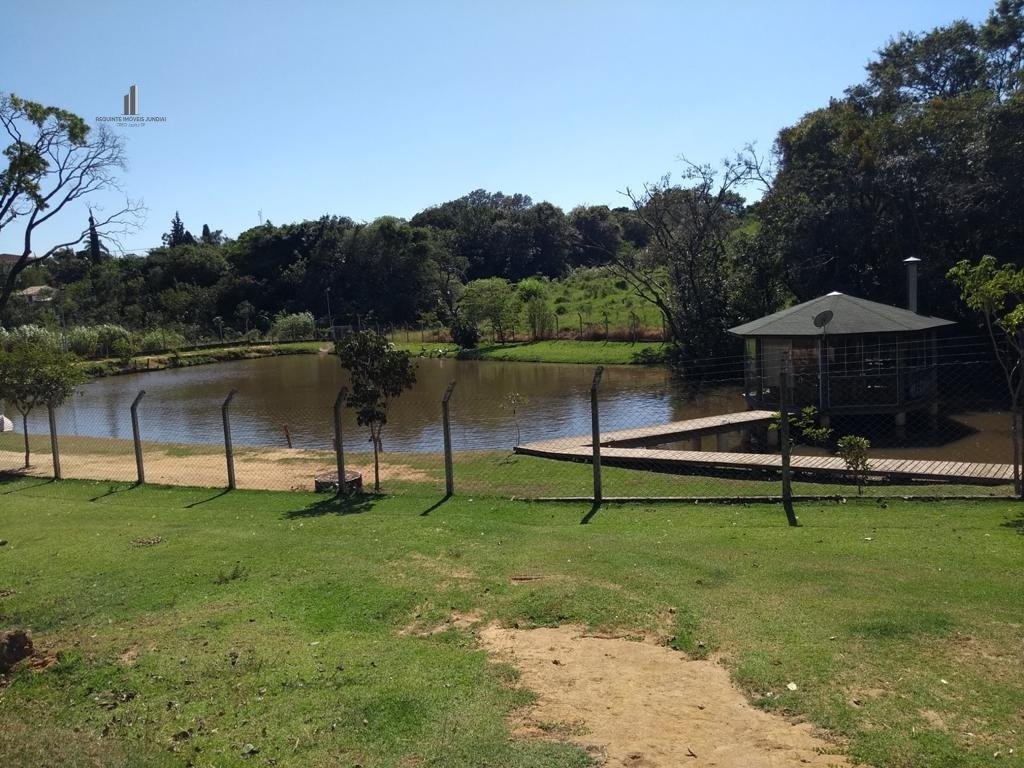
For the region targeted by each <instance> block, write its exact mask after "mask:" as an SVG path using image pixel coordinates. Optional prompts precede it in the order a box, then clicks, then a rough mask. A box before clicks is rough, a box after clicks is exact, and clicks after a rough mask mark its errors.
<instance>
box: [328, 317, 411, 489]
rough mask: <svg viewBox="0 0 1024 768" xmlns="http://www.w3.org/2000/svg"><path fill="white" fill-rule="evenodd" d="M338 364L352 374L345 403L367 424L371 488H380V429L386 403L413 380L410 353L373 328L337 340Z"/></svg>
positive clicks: (362, 424) (388, 403) (409, 385)
mask: <svg viewBox="0 0 1024 768" xmlns="http://www.w3.org/2000/svg"><path fill="white" fill-rule="evenodd" d="M338 356H339V357H340V358H341V364H342V365H343V366H344V367H345V368H347V369H348V371H349V373H350V374H351V376H352V390H351V392H350V393H349V396H348V400H347V401H346V404H347V405H348V406H349V407H350V408H355V410H356V421H357V422H358V423H359V424H360V426H364V427H369V428H370V442H372V443H373V488H374V491H375V492H377V493H379V492H380V452H381V450H382V449H383V444H382V441H381V432H382V431H383V430H384V426H385V425H386V424H387V423H388V407H389V406H390V405H391V402H392V401H393V400H395V399H396V398H398V397H399V396H400V395H401V394H402V393H403V392H404V391H405V390H407V389H409V388H410V387H411V386H412V385H413V384H415V383H416V371H415V368H414V366H413V363H412V361H411V360H410V359H409V355H408V353H406V352H401V351H399V350H397V349H395V348H394V347H393V346H392V345H391V344H389V343H388V340H387V339H385V338H384V337H383V336H381V335H380V334H378V333H374V332H373V331H360V332H358V333H353V334H350V335H349V336H346V337H345V338H344V339H343V340H342V341H340V342H339V343H338Z"/></svg>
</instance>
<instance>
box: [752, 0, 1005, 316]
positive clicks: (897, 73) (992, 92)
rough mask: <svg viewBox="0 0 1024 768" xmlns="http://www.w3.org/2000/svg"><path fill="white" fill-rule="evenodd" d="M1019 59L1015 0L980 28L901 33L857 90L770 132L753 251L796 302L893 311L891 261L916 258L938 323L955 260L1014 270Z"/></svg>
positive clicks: (897, 272)
mask: <svg viewBox="0 0 1024 768" xmlns="http://www.w3.org/2000/svg"><path fill="white" fill-rule="evenodd" d="M1022 47H1024V2H1022V0H1001V1H1000V2H998V3H996V6H995V8H994V9H993V11H992V12H991V13H990V14H989V17H988V19H987V20H986V21H985V22H983V23H982V24H980V25H971V24H969V23H968V22H966V21H957V22H954V23H952V24H950V25H947V26H943V27H938V28H936V29H933V30H931V31H929V32H926V33H920V34H917V33H905V34H902V35H899V36H898V37H896V38H895V39H893V40H892V41H890V43H889V44H888V45H886V46H885V47H883V48H882V49H881V50H880V51H879V52H878V54H877V57H876V58H875V59H874V60H873V61H872V62H871V63H869V64H868V67H867V77H866V79H865V81H864V82H863V83H860V84H858V85H855V86H853V87H851V88H849V89H848V90H847V91H846V94H845V97H844V98H841V99H835V100H833V101H832V102H831V103H829V104H828V105H827V106H826V107H823V108H821V109H818V110H815V111H813V112H811V113H809V114H808V115H806V116H805V117H804V118H803V119H801V120H800V122H799V123H797V124H796V125H794V126H791V127H789V128H785V129H783V130H782V131H781V132H780V133H779V136H778V140H777V142H776V149H777V153H778V169H779V170H778V174H777V175H776V177H775V179H774V182H773V185H772V188H771V191H770V192H769V193H768V194H767V195H766V197H765V199H764V201H763V203H762V205H761V206H760V210H759V216H760V219H761V221H762V222H763V226H762V229H761V232H760V235H759V239H760V240H761V248H762V255H763V256H764V257H765V258H766V263H769V264H777V265H780V266H781V270H780V272H781V276H782V279H783V280H784V282H785V285H786V287H787V288H788V289H789V290H790V291H791V292H792V293H793V294H794V296H795V297H796V299H797V300H800V301H802V300H806V299H810V298H813V297H815V296H818V295H821V294H823V293H826V292H828V291H832V290H838V291H843V292H849V293H854V294H857V295H861V296H868V297H870V298H872V299H874V300H876V301H883V302H888V303H902V301H903V286H904V284H905V283H904V280H903V265H902V264H901V262H902V260H903V259H905V258H907V257H908V256H920V257H922V258H923V263H922V265H921V268H922V279H923V280H924V281H926V283H927V284H928V285H929V286H930V290H929V291H928V292H927V293H926V294H923V295H922V297H921V299H922V306H921V309H922V311H923V312H925V313H928V314H940V313H945V312H950V311H953V309H954V308H955V307H956V306H957V301H956V294H955V291H954V290H953V286H952V285H951V284H949V283H948V282H946V281H944V280H942V277H943V276H944V275H945V274H946V273H947V272H948V270H949V269H950V268H951V267H952V266H953V265H954V264H956V262H957V261H959V260H960V259H965V258H966V259H970V260H975V259H977V258H978V256H979V255H980V254H983V253H991V254H992V255H994V256H995V257H996V258H998V259H1001V260H1016V259H1018V258H1019V257H1018V252H1019V244H1020V242H1021V240H1022V239H1024V217H1022V216H1021V215H1020V211H1021V210H1024V188H1022V187H1021V185H1020V182H1019V180H1020V178H1021V175H1022V174H1024V144H1022V143H1021V142H1020V140H1019V137H1020V136H1021V134H1022V132H1024V78H1022V53H1021V51H1022ZM1017 263H1019V262H1017Z"/></svg>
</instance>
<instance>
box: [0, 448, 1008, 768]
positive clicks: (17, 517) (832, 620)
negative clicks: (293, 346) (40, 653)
mask: <svg viewBox="0 0 1024 768" xmlns="http://www.w3.org/2000/svg"><path fill="white" fill-rule="evenodd" d="M510 466H511V468H512V469H513V470H515V471H522V470H523V469H524V467H523V466H522V465H519V464H513V465H510ZM533 466H534V468H536V467H537V466H539V465H533ZM464 479H465V480H467V481H468V480H469V478H464ZM98 491H100V493H98ZM403 491H404V492H403V493H402V495H399V496H394V497H384V498H375V497H363V498H362V499H359V500H357V501H355V502H349V503H346V504H340V503H339V502H336V501H333V500H331V499H329V498H325V497H320V496H316V495H313V494H297V493H265V492H246V491H241V492H234V493H229V494H223V493H221V492H219V491H212V490H208V489H207V490H204V489H195V488H165V487H149V486H147V487H139V488H134V487H131V486H128V485H116V484H111V483H99V484H97V483H87V482H64V483H52V482H46V481H42V480H36V479H23V480H8V481H6V482H2V483H0V536H2V538H4V539H7V540H8V542H9V543H8V544H7V545H6V546H3V547H2V548H0V590H3V591H0V594H3V595H6V596H4V597H0V615H2V620H0V627H12V626H27V627H31V628H32V630H33V634H34V638H35V640H36V643H37V645H38V646H41V647H43V648H45V649H48V650H49V652H51V653H54V654H56V655H57V657H58V662H57V664H56V665H55V666H54V667H52V668H51V669H49V670H48V671H45V672H32V671H29V670H27V669H19V670H18V671H17V672H16V673H15V674H14V676H13V678H12V679H11V680H10V683H9V685H8V686H7V687H6V689H3V690H2V691H0V718H2V720H3V722H4V727H3V728H2V729H0V763H3V764H6V765H55V764H67V765H72V764H73V765H115V766H116V765H125V766H127V765H132V766H135V765H157V766H159V765H184V764H195V765H218V766H233V765H239V766H240V765H279V766H289V765H295V766H305V765H345V766H349V765H355V764H359V765H363V766H367V767H369V766H412V765H423V766H441V765H444V766H479V765H488V766H492V767H496V766H523V767H525V766H574V765H579V766H582V765H586V764H587V759H586V757H585V755H584V754H583V753H582V752H580V751H579V750H577V749H576V748H574V747H571V746H566V745H563V744H558V743H551V742H527V741H521V740H517V739H514V738H512V737H511V736H510V734H509V732H508V730H507V726H506V725H505V718H506V716H507V715H508V714H509V713H510V712H511V711H513V710H514V709H515V708H516V707H519V706H521V705H523V704H525V703H527V702H528V701H529V694H528V693H527V692H524V691H522V690H520V689H517V688H515V687H511V686H510V683H513V682H514V680H515V672H514V670H512V669H510V668H508V667H505V666H502V665H495V664H492V663H489V662H488V660H487V659H486V657H485V655H484V654H483V653H482V652H481V651H480V650H479V649H478V648H477V646H476V643H475V641H474V639H473V637H472V635H471V633H469V632H467V631H463V630H454V629H453V630H448V631H445V632H442V633H440V634H437V635H432V636H429V637H419V636H416V635H414V634H403V633H402V630H403V629H404V628H407V627H409V626H410V625H414V626H421V627H430V626H435V625H437V624H440V623H441V622H442V621H443V620H444V618H445V617H446V616H448V615H449V613H450V612H451V611H453V610H458V611H470V610H477V611H480V612H481V614H482V616H483V617H484V620H486V621H491V620H497V621H501V622H504V623H506V624H519V625H520V626H532V625H553V624H562V623H570V622H571V623H579V624H583V625H587V626H590V627H593V628H601V629H607V628H619V629H626V630H631V631H635V632H643V631H648V632H650V631H658V630H663V631H665V634H666V635H668V636H669V637H670V639H669V640H668V641H667V642H669V643H670V644H672V645H674V646H676V647H679V648H681V649H683V650H685V651H688V652H690V653H692V654H694V655H706V654H709V653H714V654H716V655H719V656H720V657H721V658H722V661H723V663H724V664H726V666H727V667H728V668H729V669H730V671H731V673H732V675H733V678H734V680H735V681H736V683H737V684H738V685H739V686H741V687H742V688H743V690H745V691H746V692H747V694H748V696H749V697H750V698H751V699H752V700H753V701H754V702H755V703H756V704H758V705H759V706H762V707H764V708H767V709H774V710H778V711H780V712H781V713H784V714H788V715H793V716H799V717H803V718H807V719H809V720H810V721H811V722H812V723H814V724H815V725H817V726H820V727H823V728H826V729H829V730H830V731H831V732H832V733H833V734H834V735H835V736H836V737H838V738H839V739H841V740H843V742H844V743H845V744H846V745H847V748H848V750H849V752H850V754H851V755H852V756H853V757H854V758H855V759H857V760H860V761H863V762H866V763H869V764H871V765H874V766H879V767H881V766H920V765H929V766H982V765H990V764H999V765H1021V764H1022V763H1021V758H1020V753H1021V749H1022V747H1024V745H1022V744H1021V741H1022V739H1021V735H1020V734H1021V728H1022V723H1021V719H1020V718H1021V709H1020V707H1021V699H1020V691H1021V690H1022V689H1024V649H1022V646H1021V642H1020V621H1021V619H1020V616H1021V609H1022V604H1024V601H1022V593H1021V587H1020V578H1019V576H1020V556H1021V547H1022V545H1024V538H1022V537H1021V534H1022V532H1024V515H1022V514H1021V507H1020V506H1018V505H1016V504H1013V503H1010V502H993V501H988V502H973V503H963V502H960V503H936V504H930V505H928V506H923V505H915V504H907V503H901V502H898V501H892V502H890V503H889V505H888V507H885V508H883V507H880V506H878V505H877V504H875V503H874V502H873V501H872V502H857V501H854V500H851V501H850V502H849V503H847V504H845V505H834V504H807V505H803V506H802V507H801V508H800V514H801V518H802V520H803V523H804V526H803V527H802V528H798V529H790V528H788V527H787V526H786V525H785V520H784V517H783V515H782V513H781V510H779V509H778V507H776V506H771V505H748V506H744V507H707V506H694V505H687V506H683V507H680V506H678V505H675V506H658V505H655V506H650V505H628V504H626V505H610V506H605V507H603V508H601V509H600V510H597V511H596V513H594V514H590V512H589V506H582V505H570V504H537V503H524V502H512V501H508V500H507V499H501V498H498V497H497V496H493V495H480V494H473V495H470V494H468V493H464V494H462V495H458V496H456V497H453V498H451V499H448V500H447V501H444V502H443V503H439V502H440V501H441V499H440V497H439V495H438V494H437V493H436V492H435V491H433V490H432V489H431V488H429V487H426V486H423V485H420V486H410V487H408V488H405V489H403ZM584 517H586V518H587V519H588V523H587V524H586V525H580V522H581V520H582V519H584ZM521 573H530V574H531V575H533V576H537V577H538V578H536V579H534V580H531V581H529V582H525V583H521V584H517V583H513V581H512V577H513V576H515V575H516V574H521ZM8 590H11V591H12V592H10V593H8ZM670 609H672V611H671V612H670ZM666 620H670V622H671V623H670V625H669V626H668V627H667V628H666V627H665V622H666ZM789 681H796V682H797V683H798V689H797V690H796V691H790V690H788V689H787V687H786V685H787V683H788V682H789ZM768 693H771V694H772V695H771V696H768V695H767V694H768ZM44 724H45V727H40V726H42V725H44ZM1011 748H1013V749H1015V753H1013V754H1010V753H1009V749H1011ZM254 750H258V751H254ZM995 752H1000V754H1001V757H1000V758H999V759H998V761H996V760H995V759H994V758H993V754H994V753H995Z"/></svg>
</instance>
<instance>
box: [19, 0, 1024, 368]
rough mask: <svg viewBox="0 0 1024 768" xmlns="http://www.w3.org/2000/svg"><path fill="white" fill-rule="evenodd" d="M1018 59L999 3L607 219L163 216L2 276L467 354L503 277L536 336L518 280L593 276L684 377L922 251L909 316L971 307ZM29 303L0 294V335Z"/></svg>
mask: <svg viewBox="0 0 1024 768" xmlns="http://www.w3.org/2000/svg"><path fill="white" fill-rule="evenodd" d="M1022 51H1024V0H998V2H997V3H996V4H995V6H994V7H993V9H992V10H991V12H990V13H989V15H988V17H987V18H986V19H985V20H984V21H983V22H981V23H978V24H971V23H969V22H967V21H963V20H960V21H955V22H952V23H951V24H948V25H945V26H942V27H938V28H936V29H933V30H931V31H928V32H923V33H902V34H899V35H898V36H896V37H895V38H893V39H892V40H890V41H889V42H888V43H887V44H886V45H885V46H884V47H883V48H882V49H880V50H879V51H878V52H877V53H876V55H875V57H874V58H873V59H872V60H871V61H870V62H869V64H868V65H867V68H866V73H865V78H864V80H863V82H860V83H857V84H854V85H851V86H850V87H848V88H847V89H846V90H845V92H844V93H843V95H842V96H838V97H835V98H833V99H831V100H830V101H829V103H828V104H827V105H823V106H822V107H821V108H819V109H816V110H814V111H812V112H810V113H808V114H807V115H805V116H804V117H803V118H801V120H799V121H798V122H797V123H796V124H795V125H792V126H788V127H785V128H783V129H782V130H781V131H780V132H779V134H778V137H777V139H776V141H775V144H774V147H773V149H772V151H770V152H768V153H765V154H761V153H759V152H758V151H757V150H756V149H755V148H753V147H746V148H744V149H743V150H742V151H740V152H739V153H738V154H737V155H736V156H735V157H733V158H731V159H728V160H726V161H724V162H722V163H720V164H718V165H706V164H702V163H698V162H692V161H690V160H687V159H684V160H682V169H681V171H680V172H677V173H676V174H675V175H674V176H672V175H666V176H665V177H664V178H663V179H661V180H659V181H657V182H654V183H650V184H646V185H643V186H642V187H640V188H638V189H629V190H627V193H626V196H625V197H624V198H623V203H624V205H623V206H621V207H616V208H610V207H608V206H580V207H577V208H574V209H572V210H570V211H569V212H568V213H566V212H565V211H563V210H562V209H560V208H559V207H558V206H555V205H552V204H551V203H548V202H538V203H535V202H534V201H533V200H531V198H530V197H529V196H528V195H525V194H511V195H506V194H503V193H501V192H488V191H485V190H476V191H473V192H470V193H469V194H467V195H465V196H463V197H461V198H459V199H457V200H452V201H449V202H445V203H442V204H439V205H435V206H432V207H430V208H427V209H426V210H424V211H421V212H419V213H417V214H416V215H415V216H413V217H411V218H410V219H409V220H404V219H399V218H394V217H382V218H380V219H377V220H375V221H373V222H370V223H364V222H356V221H353V220H352V219H349V218H346V217H343V216H325V217H322V218H320V219H316V220H310V221H302V222H298V223H292V224H284V225H273V224H271V223H270V222H267V223H264V224H261V225H260V226H257V227H254V228H252V229H249V230H247V231H245V232H242V233H241V234H240V235H238V237H237V238H234V239H229V238H225V237H224V236H223V234H222V233H221V232H219V231H217V230H211V229H210V227H209V226H207V225H203V227H202V230H201V234H200V235H199V236H198V237H197V236H194V235H192V233H191V232H190V231H189V230H188V229H186V227H185V224H184V222H182V221H181V219H180V217H179V216H177V214H175V217H174V219H173V220H172V222H171V226H170V227H169V230H168V232H167V233H166V234H165V235H164V238H163V245H161V246H160V247H157V248H153V249H151V250H150V251H149V253H148V254H147V255H145V256H141V257H138V256H136V257H120V258H113V257H111V256H110V255H109V254H107V253H106V252H105V251H104V249H103V247H102V243H103V240H104V236H103V233H102V232H98V229H102V227H99V228H98V227H97V226H96V222H93V221H90V225H89V226H88V227H84V228H83V237H82V238H81V240H80V242H79V243H75V244H72V245H71V246H69V247H67V248H65V249H62V250H57V251H55V252H53V253H49V254H47V257H45V258H39V257H32V258H28V259H23V260H22V261H19V262H18V263H17V264H15V266H14V267H8V268H7V273H6V282H5V283H4V285H8V284H13V283H12V275H13V276H14V277H16V278H17V279H18V280H20V282H21V284H28V283H32V282H36V283H39V282H45V283H49V284H51V285H54V286H58V287H59V288H60V293H59V302H54V304H56V305H57V306H53V305H51V306H50V307H47V308H46V309H45V310H43V311H44V312H49V313H50V316H49V317H48V318H47V320H48V321H49V322H51V323H53V322H58V321H59V318H57V317H56V315H57V313H58V312H59V313H63V314H64V318H63V320H64V322H67V323H103V322H107V323H120V324H123V325H126V326H128V327H131V328H146V327H152V326H154V325H161V326H167V327H169V328H173V329H175V330H178V331H180V332H183V333H185V334H186V335H190V334H191V335H195V334H200V333H206V334H209V335H215V334H216V333H217V332H218V331H219V332H220V333H223V332H224V328H228V329H232V330H234V331H235V332H237V333H239V334H243V335H244V334H245V333H249V332H252V331H254V330H266V329H267V328H269V327H270V325H271V324H272V323H273V322H274V318H275V317H276V316H278V315H279V314H281V313H302V312H310V313H312V314H313V315H314V316H315V317H316V318H317V319H318V320H319V321H320V322H321V323H323V322H326V321H328V320H329V321H331V322H334V323H336V324H351V325H360V324H363V323H367V322H378V323H386V324H415V323H420V322H424V323H436V324H444V325H447V326H448V327H449V328H451V329H452V331H453V334H458V335H460V336H461V337H462V338H464V339H465V340H466V341H467V342H472V339H473V336H474V333H475V331H476V329H477V328H478V327H479V324H480V323H482V322H487V323H489V324H490V325H491V327H492V329H494V328H496V327H497V328H499V335H500V326H501V323H502V322H504V321H503V315H502V311H503V310H502V307H505V308H506V309H507V306H508V302H509V290H510V288H511V284H512V283H518V284H519V285H520V286H524V287H523V289H522V290H520V291H518V292H517V293H516V294H515V296H514V298H515V300H517V301H518V302H519V305H518V306H519V307H520V308H522V307H525V308H526V310H525V311H526V312H528V315H529V317H530V318H531V320H530V325H531V329H532V330H533V331H534V333H535V335H543V333H544V328H545V322H544V318H545V316H546V315H550V309H551V308H550V307H549V306H547V305H546V304H545V298H544V294H543V290H540V289H538V286H540V287H541V288H542V287H543V281H536V280H535V281H534V283H533V284H531V283H530V282H529V281H530V278H535V277H538V276H539V277H548V278H558V277H560V276H562V275H564V274H565V273H566V271H567V270H570V269H572V268H574V267H579V266H599V267H603V268H605V269H608V270H609V271H612V272H614V273H615V274H616V275H618V276H619V277H621V279H622V280H624V281H626V283H627V284H628V285H629V286H630V288H631V289H632V290H633V291H634V292H635V293H636V294H637V295H638V296H640V297H642V298H644V299H646V300H647V301H650V302H651V303H652V304H654V305H655V306H657V307H658V308H659V310H660V311H661V313H662V315H663V317H664V319H665V327H666V328H667V329H668V331H669V334H670V336H671V341H672V344H673V347H674V349H675V352H676V355H677V358H678V359H679V360H680V361H681V363H682V364H683V365H684V366H686V367H689V368H696V367H699V365H700V361H701V360H704V359H707V358H709V357H712V356H715V355H721V354H724V353H727V352H728V351H730V350H731V349H732V348H733V347H732V346H731V345H732V344H733V343H734V342H733V340H731V339H730V337H729V336H728V335H727V333H726V330H727V329H728V328H729V327H730V326H732V325H734V324H738V323H741V322H744V321H746V320H749V319H752V318H754V317H758V316H760V315H763V314H767V313H769V312H772V311H775V310H778V309H780V308H782V307H784V306H787V305H789V304H792V303H795V302H799V301H804V300H807V299H811V298H814V297H815V296H819V295H821V294H823V293H827V292H829V291H832V290H839V291H843V292H847V293H851V294H855V295H858V296H862V297H865V298H869V299H872V300H875V301H881V302H885V303H891V304H902V303H903V302H904V301H905V296H904V295H903V291H904V288H903V286H904V284H905V281H904V277H903V265H902V263H901V262H902V261H903V259H905V258H907V257H909V256H917V257H920V258H922V259H923V264H922V277H923V284H924V286H925V288H924V290H923V291H922V296H921V301H920V307H921V311H922V312H924V313H927V314H936V315H942V316H947V317H951V318H954V319H956V318H959V317H962V316H963V315H964V313H965V312H966V308H965V307H964V305H963V304H962V302H961V301H960V297H959V293H958V290H957V287H956V286H955V285H954V284H953V283H952V282H950V281H949V280H947V279H946V275H947V273H948V272H949V270H950V269H951V268H952V267H953V266H954V265H956V264H958V263H959V262H961V261H962V260H964V259H966V260H969V261H971V262H976V261H978V260H979V259H980V258H981V257H982V256H983V255H986V254H990V255H992V256H993V257H994V258H995V259H997V260H998V261H1000V262H1008V263H1011V264H1014V265H1017V266H1021V265H1022V259H1024V256H1022V254H1021V248H1020V243H1021V242H1022V241H1024V189H1022V187H1021V185H1020V179H1021V178H1022V177H1024V143H1022V142H1021V140H1020V137H1021V136H1024V74H1022V73H1024V63H1022V62H1024V53H1022ZM28 104H29V105H30V106H28V107H26V106H25V105H26V102H23V101H20V100H16V101H12V100H11V98H10V97H8V98H6V101H0V118H4V119H3V120H2V121H0V122H2V123H3V124H4V125H9V124H12V122H16V120H17V119H21V120H22V121H24V120H26V119H27V120H28V121H29V122H30V123H33V122H34V123H37V124H38V126H41V127H42V128H45V127H47V126H53V125H59V124H60V121H62V120H63V121H64V123H65V124H67V125H70V129H73V130H74V131H75V135H74V136H70V135H69V137H68V141H69V142H70V143H71V144H72V145H75V142H80V141H85V142H86V144H85V145H86V146H88V139H87V138H83V137H84V134H83V133H82V130H81V128H82V127H81V126H79V125H78V124H77V123H75V122H74V121H71V122H68V121H69V120H70V118H68V117H67V115H66V114H65V113H63V112H60V111H57V112H50V113H47V112H45V109H44V108H42V107H39V105H35V107H38V109H35V108H34V107H32V106H31V103H28ZM5 105H6V106H5ZM49 109H52V108H49ZM18 110H20V113H19V112H18ZM40 110H44V111H40ZM19 115H20V117H19ZM70 129H69V130H70ZM9 132H10V131H9ZM51 133H52V132H51ZM58 133H59V131H58ZM19 135H23V134H19ZM24 135H27V134H24ZM103 138H104V141H107V142H109V141H110V137H109V136H107V135H105V136H104V137H103ZM11 146H12V147H14V149H13V150H12V149H11V148H8V150H7V153H6V154H7V156H8V158H11V163H10V167H9V169H8V171H6V172H5V173H4V174H3V175H0V214H2V207H3V205H4V201H5V200H10V199H11V197H12V195H14V194H16V191H17V189H18V185H19V184H21V185H22V186H23V187H25V188H27V189H28V192H26V193H25V195H27V197H26V196H24V195H23V197H22V198H21V200H22V202H21V203H20V205H22V207H21V208H18V206H17V205H15V206H14V208H12V209H9V210H22V211H27V210H30V209H31V207H32V205H31V203H32V200H33V199H36V198H38V197H39V196H41V195H42V194H43V191H42V189H43V185H42V182H41V180H42V179H43V178H45V176H46V175H47V173H52V172H53V169H52V168H50V169H49V171H47V168H46V167H45V165H46V163H45V159H41V158H42V157H43V156H42V154H40V153H39V152H37V154H36V156H33V155H32V148H31V146H25V142H23V141H22V142H21V143H20V144H19V143H18V142H15V143H14V144H12V145H11ZM104 146H106V145H104ZM115 159H116V160H118V161H119V160H120V156H116V157H115ZM105 170H107V169H105ZM33 195H34V196H36V197H33ZM758 197H759V199H756V200H755V201H754V202H749V200H751V199H754V198H758ZM26 200H27V203H26V202H25V201H26ZM36 221H37V219H30V220H29V226H33V227H34V226H35V225H36V224H35V223H36ZM104 223H105V222H100V224H104ZM10 224H11V220H10V217H8V219H4V217H3V216H2V215H0V228H2V227H3V226H7V225H10ZM79 246H83V247H79ZM76 248H78V249H77V250H76ZM5 304H6V306H5ZM39 311H40V310H38V309H32V308H29V307H27V306H24V305H20V304H18V303H17V302H5V301H4V300H3V297H0V312H2V316H0V319H2V320H3V322H4V323H5V324H8V325H10V324H18V323H20V322H25V321H26V320H28V319H30V318H29V313H30V312H39Z"/></svg>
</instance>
